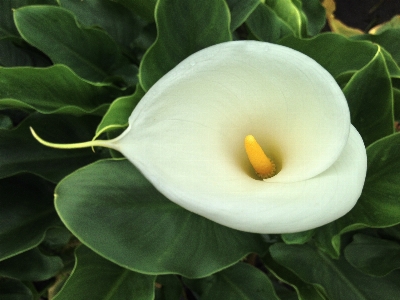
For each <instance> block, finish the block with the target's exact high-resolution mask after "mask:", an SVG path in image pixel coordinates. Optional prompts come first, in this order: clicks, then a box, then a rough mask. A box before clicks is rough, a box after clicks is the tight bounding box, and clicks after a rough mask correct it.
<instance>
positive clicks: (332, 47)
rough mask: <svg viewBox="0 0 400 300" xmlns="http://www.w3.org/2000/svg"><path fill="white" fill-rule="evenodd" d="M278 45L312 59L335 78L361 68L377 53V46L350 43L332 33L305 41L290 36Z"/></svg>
mask: <svg viewBox="0 0 400 300" xmlns="http://www.w3.org/2000/svg"><path fill="white" fill-rule="evenodd" d="M279 44H281V45H283V46H286V47H289V48H292V49H295V50H297V51H300V52H302V53H304V54H306V55H307V56H309V57H311V58H313V59H314V60H315V61H317V62H318V63H319V64H320V65H321V66H323V67H324V68H325V69H326V70H327V71H328V72H329V73H331V74H332V76H333V77H335V78H336V77H337V76H339V75H340V74H342V73H344V72H348V71H357V70H359V69H361V68H363V67H364V66H365V65H366V64H368V63H369V62H370V61H371V59H373V58H374V57H375V55H376V53H377V52H378V46H377V45H373V44H372V43H368V42H362V41H351V40H349V39H347V38H345V37H343V36H341V35H339V34H333V33H324V34H320V35H317V36H316V37H314V38H312V39H306V40H305V39H298V38H295V37H292V36H290V37H286V38H284V39H282V40H281V41H280V42H279Z"/></svg>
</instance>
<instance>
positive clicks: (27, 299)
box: [0, 278, 34, 300]
mask: <svg viewBox="0 0 400 300" xmlns="http://www.w3.org/2000/svg"><path fill="white" fill-rule="evenodd" d="M0 298H1V300H33V299H34V298H33V295H32V292H31V290H30V289H29V288H28V287H27V286H26V285H25V284H23V283H22V282H21V281H19V280H15V279H11V278H1V279H0Z"/></svg>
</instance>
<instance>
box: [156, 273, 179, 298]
mask: <svg viewBox="0 0 400 300" xmlns="http://www.w3.org/2000/svg"><path fill="white" fill-rule="evenodd" d="M155 295H156V296H155V300H176V299H181V298H182V295H183V286H182V283H181V282H180V280H179V279H178V278H177V277H176V276H175V275H160V276H157V279H156V291H155Z"/></svg>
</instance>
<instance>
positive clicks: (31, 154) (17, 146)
mask: <svg viewBox="0 0 400 300" xmlns="http://www.w3.org/2000/svg"><path fill="white" fill-rule="evenodd" d="M98 122H99V118H98V117H92V116H86V117H79V118H78V117H73V116H64V115H62V116H55V115H39V114H32V115H31V116H30V117H28V118H27V119H26V120H24V121H23V122H22V123H21V124H20V125H19V126H18V127H17V128H16V129H13V130H2V129H0V178H3V177H8V176H11V175H14V174H17V173H21V172H30V173H35V174H38V175H40V176H42V177H44V178H46V179H48V180H50V181H52V182H58V181H60V180H61V179H62V178H63V177H65V176H66V175H68V174H69V173H71V172H73V171H75V170H76V169H78V168H80V167H83V166H85V165H87V164H89V163H92V162H94V161H95V160H97V159H99V158H100V155H98V154H95V153H93V152H92V151H91V150H90V149H79V150H74V151H71V150H60V149H54V148H49V147H45V146H43V145H42V144H40V143H39V142H38V141H36V140H35V139H34V138H33V136H32V134H31V132H30V131H29V127H32V128H34V129H35V131H36V132H37V133H38V134H39V135H40V136H41V137H43V138H45V139H47V140H49V141H54V142H60V143H73V142H84V141H90V140H91V139H92V138H93V135H94V133H95V128H96V125H97V123H98Z"/></svg>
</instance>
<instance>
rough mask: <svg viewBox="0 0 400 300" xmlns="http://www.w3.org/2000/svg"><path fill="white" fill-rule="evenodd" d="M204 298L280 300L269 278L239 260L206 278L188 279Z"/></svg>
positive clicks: (190, 284) (205, 299)
mask: <svg viewBox="0 0 400 300" xmlns="http://www.w3.org/2000/svg"><path fill="white" fill-rule="evenodd" d="M185 283H186V284H188V285H189V287H192V288H193V290H194V291H196V293H197V294H199V295H200V298H201V299H202V300H214V299H224V300H257V299H259V300H265V299H270V300H279V298H278V296H277V295H276V293H275V290H274V287H273V286H272V283H271V281H270V280H269V278H268V277H267V276H266V275H265V274H264V273H262V272H261V271H260V270H258V269H257V268H255V267H254V266H252V265H249V264H246V263H242V262H239V263H237V264H236V265H234V266H232V267H229V268H227V269H225V270H223V271H221V272H218V273H216V274H213V275H211V276H209V277H206V278H204V279H193V280H186V281H185Z"/></svg>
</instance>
